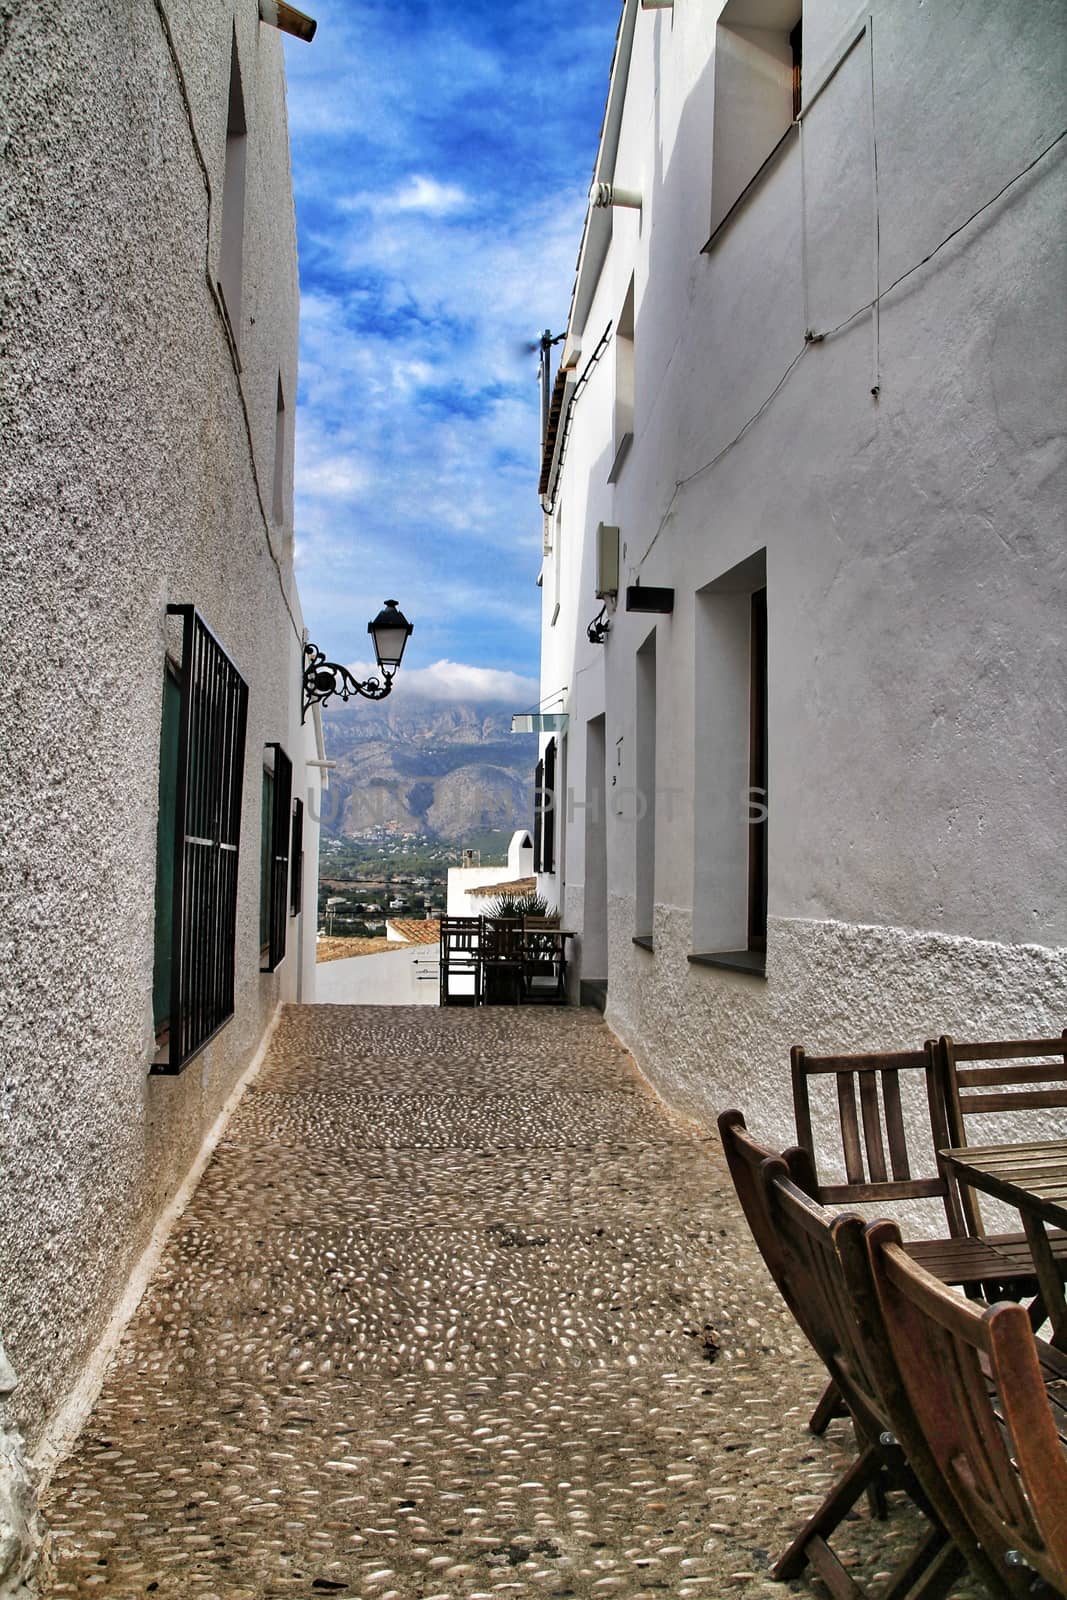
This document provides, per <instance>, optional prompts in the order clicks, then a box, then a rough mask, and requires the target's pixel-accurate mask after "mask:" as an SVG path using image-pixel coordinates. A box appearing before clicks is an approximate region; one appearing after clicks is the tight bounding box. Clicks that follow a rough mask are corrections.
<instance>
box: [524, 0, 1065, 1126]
mask: <svg viewBox="0 0 1067 1600" xmlns="http://www.w3.org/2000/svg"><path fill="white" fill-rule="evenodd" d="M1065 130H1067V19H1065V16H1064V11H1063V7H1062V4H1061V3H1060V0H998V3H995V4H993V3H990V0H958V3H954V4H952V5H951V6H945V5H933V4H925V5H924V4H923V3H922V0H873V3H872V4H869V5H867V6H865V7H864V8H863V10H862V11H861V12H859V14H856V12H855V11H854V9H853V5H852V4H851V0H804V3H803V7H802V6H801V3H800V0H728V3H727V4H725V5H723V4H706V5H705V4H698V3H695V0H674V4H673V6H672V5H671V4H670V0H666V3H664V0H659V3H656V4H653V3H649V0H641V3H639V0H625V3H624V5H623V7H622V14H621V19H620V25H619V32H618V38H617V42H616V50H615V57H614V62H613V65H612V70H611V78H610V87H609V93H608V102H607V109H606V112H605V117H604V123H603V128H602V133H601V140H600V146H599V151H598V154H597V159H596V168H595V172H594V184H593V191H592V195H591V199H590V206H589V211H588V214H587V218H586V225H585V231H584V234H583V237H582V241H581V247H580V254H579V260H578V269H577V277H576V282H575V287H574V295H573V300H572V304H571V310H570V316H569V320H568V326H567V330H566V338H565V341H564V343H563V348H562V355H561V362H560V370H559V373H558V374H557V378H556V383H555V388H554V391H553V394H552V397H551V404H550V405H549V406H548V407H547V408H546V418H545V429H544V437H543V457H542V469H541V482H540V493H541V501H542V506H543V510H544V534H545V557H544V564H543V567H542V571H541V577H540V579H539V582H540V583H541V587H542V597H543V631H542V687H543V689H544V691H545V698H544V699H543V701H542V706H543V707H544V708H545V710H546V712H547V713H548V714H549V715H547V716H546V717H545V718H543V719H541V720H542V725H544V724H549V725H551V726H552V728H553V731H552V733H551V735H549V734H547V733H544V732H543V733H542V738H541V764H540V766H539V777H540V783H541V788H542V790H543V791H544V793H545V804H544V807H543V809H542V814H541V816H540V818H539V823H538V829H537V832H538V838H537V845H538V861H539V865H540V869H541V870H540V874H539V882H538V886H539V889H540V891H541V892H542V893H543V894H544V895H545V896H546V897H547V898H548V899H549V900H551V901H552V902H553V903H556V904H558V905H559V906H560V907H561V910H562V913H563V918H564V925H565V926H568V927H570V928H573V929H575V930H576V931H577V933H578V935H579V937H578V938H577V940H576V943H575V951H576V960H575V962H574V978H575V983H576V985H577V984H579V983H580V984H581V986H582V992H583V995H584V997H585V998H593V997H595V996H598V997H601V998H602V995H603V989H604V986H605V984H606V989H607V1016H608V1020H609V1022H610V1023H611V1024H612V1026H613V1027H614V1028H615V1030H616V1031H617V1032H618V1034H619V1035H620V1036H621V1037H622V1038H623V1039H624V1040H625V1041H626V1042H627V1043H628V1044H629V1045H630V1046H631V1047H632V1049H633V1050H634V1052H635V1055H636V1057H637V1059H638V1061H639V1063H640V1065H641V1067H642V1068H643V1070H644V1071H645V1072H646V1074H647V1075H648V1076H649V1078H650V1079H651V1080H652V1082H653V1083H654V1084H655V1085H656V1086H657V1087H658V1088H659V1089H660V1090H661V1091H662V1092H663V1093H664V1094H665V1096H666V1097H667V1098H668V1099H669V1100H670V1101H672V1102H673V1103H674V1104H675V1105H677V1106H679V1107H680V1108H682V1109H683V1110H685V1111H687V1112H690V1113H692V1114H695V1115H697V1116H699V1117H702V1118H710V1116H711V1115H712V1114H713V1113H714V1112H717V1111H718V1110H720V1109H722V1107H723V1106H726V1105H729V1104H741V1105H743V1106H744V1107H745V1108H746V1110H750V1111H751V1112H752V1113H753V1114H754V1115H755V1116H756V1118H757V1120H758V1121H759V1125H760V1127H761V1128H762V1129H763V1130H765V1131H766V1132H767V1133H768V1134H770V1133H773V1132H777V1133H778V1134H779V1135H781V1136H783V1137H788V1136H790V1134H791V1126H790V1113H789V1090H788V1085H789V1063H788V1047H789V1046H790V1045H791V1044H793V1043H795V1042H801V1043H805V1044H807V1045H808V1046H809V1047H811V1048H812V1049H827V1048H835V1047H836V1048H840V1049H862V1048H865V1047H866V1048H874V1047H877V1046H883V1047H889V1046H891V1045H899V1046H905V1045H915V1044H918V1043H920V1042H921V1041H922V1040H923V1039H924V1038H926V1037H928V1036H930V1035H931V1034H934V1035H936V1034H939V1033H942V1032H956V1033H958V1034H960V1035H971V1036H977V1037H996V1036H1000V1037H1010V1036H1012V1035H1015V1036H1019V1037H1024V1036H1026V1035H1027V1034H1028V1033H1045V1034H1047V1033H1048V1032H1050V1031H1055V1032H1058V1031H1059V1029H1060V1028H1061V1027H1062V1026H1063V1024H1064V1021H1065V1020H1067V955H1065V950H1064V945H1065V942H1067V941H1065V933H1067V851H1065V850H1064V825H1065V822H1067V801H1065V793H1064V768H1065V755H1064V752H1065V749H1067V714H1065V707H1067V668H1065V660H1067V657H1065V652H1064V637H1065V631H1067V538H1065V527H1064V504H1065V494H1064V460H1065V455H1067V415H1065V394H1067V342H1065V316H1064V288H1065V266H1064V262H1065V254H1064V245H1065V242H1067V241H1065V221H1064V219H1065V217H1067V138H1065Z"/></svg>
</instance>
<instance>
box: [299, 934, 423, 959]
mask: <svg viewBox="0 0 1067 1600" xmlns="http://www.w3.org/2000/svg"><path fill="white" fill-rule="evenodd" d="M403 948H404V946H403V945H402V944H398V943H397V941H396V940H395V939H342V938H337V939H319V940H317V941H316V944H315V960H316V961H344V960H346V959H347V957H349V956H380V955H382V954H385V953H387V952H388V951H390V950H403Z"/></svg>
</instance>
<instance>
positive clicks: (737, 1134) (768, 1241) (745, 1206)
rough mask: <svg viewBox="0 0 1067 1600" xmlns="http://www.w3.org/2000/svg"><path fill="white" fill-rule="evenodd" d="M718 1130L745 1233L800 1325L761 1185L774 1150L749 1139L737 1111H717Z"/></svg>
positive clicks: (751, 1138)
mask: <svg viewBox="0 0 1067 1600" xmlns="http://www.w3.org/2000/svg"><path fill="white" fill-rule="evenodd" d="M718 1128H719V1137H720V1139H721V1140H722V1148H723V1153H724V1154H725V1156H726V1164H727V1166H728V1167H729V1169H730V1176H731V1178H732V1179H733V1182H734V1188H735V1190H736V1191H737V1198H738V1200H739V1201H740V1203H741V1210H742V1211H743V1212H744V1215H745V1221H746V1222H747V1223H748V1227H749V1232H750V1233H751V1234H752V1237H753V1239H754V1240H755V1241H756V1248H757V1249H758V1250H759V1253H760V1255H761V1256H762V1257H763V1259H764V1261H765V1262H766V1264H767V1270H768V1272H769V1273H770V1275H771V1277H772V1278H773V1279H774V1281H775V1283H776V1285H777V1287H778V1290H779V1292H780V1293H781V1294H782V1296H783V1298H784V1299H785V1302H786V1305H788V1307H789V1309H790V1311H792V1313H793V1315H794V1317H796V1319H797V1321H798V1322H800V1323H801V1326H803V1321H802V1313H801V1311H800V1309H799V1308H798V1307H797V1306H796V1305H794V1303H793V1299H792V1293H793V1290H792V1285H791V1282H790V1283H786V1281H785V1256H784V1253H783V1251H782V1246H781V1241H780V1239H779V1238H778V1235H777V1233H776V1231H775V1225H774V1222H773V1220H772V1218H771V1213H770V1202H769V1197H768V1195H767V1189H766V1185H765V1184H764V1182H763V1172H762V1168H763V1165H764V1163H765V1162H767V1161H772V1160H774V1159H775V1157H776V1155H777V1151H774V1150H770V1149H768V1147H767V1146H766V1145H762V1144H760V1143H759V1141H758V1140H757V1139H754V1138H753V1137H752V1135H751V1134H750V1133H749V1131H748V1129H747V1127H746V1126H745V1119H744V1117H743V1115H742V1114H741V1112H740V1111H723V1112H721V1113H720V1115H719V1118H718Z"/></svg>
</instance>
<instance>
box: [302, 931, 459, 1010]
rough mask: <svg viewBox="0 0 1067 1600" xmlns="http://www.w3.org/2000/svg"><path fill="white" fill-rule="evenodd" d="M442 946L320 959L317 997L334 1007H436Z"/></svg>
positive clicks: (414, 946)
mask: <svg viewBox="0 0 1067 1600" xmlns="http://www.w3.org/2000/svg"><path fill="white" fill-rule="evenodd" d="M439 952H440V946H439V945H436V944H414V945H411V946H410V948H409V949H407V950H399V949H398V950H383V951H382V952H381V954H380V955H372V956H346V957H345V958H344V960H342V961H320V962H319V967H318V974H317V978H316V999H317V1000H318V1003H319V1004H320V1005H333V1006H361V1005H375V1006H435V1005H436V1004H437V1001H438V960H439Z"/></svg>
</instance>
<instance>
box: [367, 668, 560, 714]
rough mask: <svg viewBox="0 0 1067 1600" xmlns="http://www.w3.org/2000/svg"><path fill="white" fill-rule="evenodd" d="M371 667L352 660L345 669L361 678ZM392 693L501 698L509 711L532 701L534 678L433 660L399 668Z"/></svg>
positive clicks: (464, 699)
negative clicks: (508, 707) (419, 665)
mask: <svg viewBox="0 0 1067 1600" xmlns="http://www.w3.org/2000/svg"><path fill="white" fill-rule="evenodd" d="M374 670H375V668H374V667H372V666H370V665H368V663H367V662H365V661H362V662H353V663H352V664H351V665H350V666H349V671H350V672H353V673H355V675H356V676H357V677H361V678H365V677H366V676H367V675H368V674H369V673H371V672H373V671H374ZM393 693H394V694H397V695H399V694H404V695H411V696H417V697H418V698H419V699H422V700H440V701H455V702H457V703H460V704H462V703H464V702H467V701H472V700H473V701H481V700H490V701H505V702H507V703H508V704H509V705H510V706H511V708H512V710H514V711H524V710H525V709H526V707H527V706H529V705H533V704H536V701H537V696H538V685H537V679H536V678H524V677H523V676H522V675H521V674H520V673H518V672H504V671H502V670H500V669H499V668H497V667H472V666H467V665H465V664H464V663H463V662H461V661H435V662H433V663H432V665H430V666H428V667H401V669H400V672H399V674H398V676H397V680H396V687H395V689H394V690H393Z"/></svg>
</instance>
